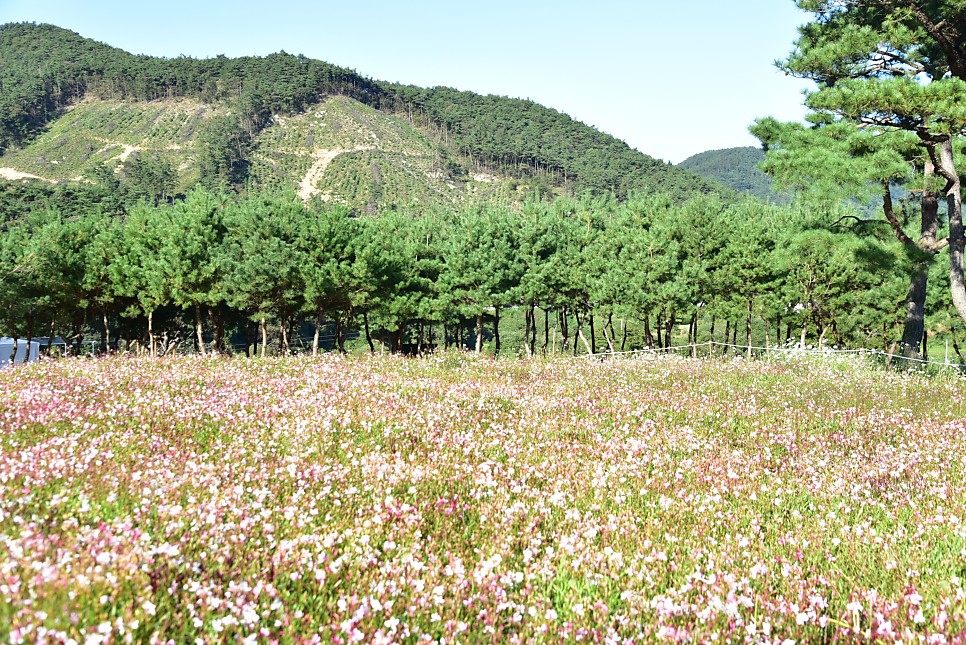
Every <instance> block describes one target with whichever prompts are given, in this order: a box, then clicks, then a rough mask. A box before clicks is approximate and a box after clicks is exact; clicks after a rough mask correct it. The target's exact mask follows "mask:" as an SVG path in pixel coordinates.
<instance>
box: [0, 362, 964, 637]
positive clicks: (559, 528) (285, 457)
mask: <svg viewBox="0 0 966 645" xmlns="http://www.w3.org/2000/svg"><path fill="white" fill-rule="evenodd" d="M0 390H2V392H3V394H2V397H0V428H2V454H0V483H2V490H0V640H2V641H4V642H7V641H9V642H11V643H20V642H30V643H32V642H38V641H41V642H42V641H46V642H72V641H76V642H78V643H106V642H111V643H116V642H132V641H137V642H146V641H152V642H153V641H158V642H163V641H169V642H173V643H191V642H195V641H200V642H212V641H216V642H220V641H240V640H245V641H247V642H274V641H280V642H323V643H328V642H332V643H351V642H377V643H378V642H382V643H389V642H400V641H402V642H433V641H436V642H444V641H445V642H447V643H450V642H514V641H528V642H529V641H561V640H567V641H586V642H605V641H606V642H653V641H661V640H669V641H688V642H693V641H715V640H717V641H721V642H736V641H737V642H742V641H744V642H756V643H757V642H774V643H782V642H784V641H786V640H793V641H796V642H799V643H802V642H815V641H820V640H826V641H866V640H874V641H880V642H893V641H896V642H898V641H903V642H914V641H925V642H929V643H943V642H963V641H964V639H966V636H964V633H966V601H964V598H966V590H964V584H966V524H964V522H966V490H964V488H966V487H964V486H963V481H964V474H966V404H964V403H963V402H962V399H963V397H962V395H961V392H962V391H963V384H962V381H960V380H959V379H949V380H942V379H932V380H928V379H925V378H922V377H916V376H903V375H897V374H892V373H888V372H883V371H876V370H874V369H873V368H866V367H864V366H863V365H862V364H861V363H858V362H854V363H853V362H846V363H840V364H831V363H827V362H823V361H818V362H815V361H810V362H801V361H796V360H789V361H781V362H744V361H740V360H734V361H732V360H721V361H689V360H683V359H674V358H667V359H637V360H622V361H605V362H596V361H583V360H565V359H561V360H553V361H533V362H530V361H513V360H501V361H491V360H486V359H478V358H475V357H470V356H463V355H457V354H449V355H443V356H440V357H437V358H429V359H424V360H413V359H402V358H392V357H369V358H341V357H337V356H326V357H322V358H318V359H311V358H291V359H272V360H248V359H219V360H209V361H205V360H202V359H200V358H190V357H187V358H172V359H161V360H155V361H151V360H146V359H136V358H125V357H116V358H109V359H99V360H82V359H75V360H62V361H53V362H45V363H41V364H35V365H31V366H26V367H23V368H17V369H7V370H4V371H0Z"/></svg>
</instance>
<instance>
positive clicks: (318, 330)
mask: <svg viewBox="0 0 966 645" xmlns="http://www.w3.org/2000/svg"><path fill="white" fill-rule="evenodd" d="M322 316H323V313H322V310H321V309H319V311H318V313H316V315H315V334H314V335H313V336H312V356H318V355H319V337H320V336H321V335H322Z"/></svg>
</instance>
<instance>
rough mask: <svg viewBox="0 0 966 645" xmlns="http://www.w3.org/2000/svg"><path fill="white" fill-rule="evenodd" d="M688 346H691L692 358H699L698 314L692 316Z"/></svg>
mask: <svg viewBox="0 0 966 645" xmlns="http://www.w3.org/2000/svg"><path fill="white" fill-rule="evenodd" d="M688 344H689V345H691V358H697V357H698V312H697V311H695V312H694V313H693V314H691V324H690V325H688Z"/></svg>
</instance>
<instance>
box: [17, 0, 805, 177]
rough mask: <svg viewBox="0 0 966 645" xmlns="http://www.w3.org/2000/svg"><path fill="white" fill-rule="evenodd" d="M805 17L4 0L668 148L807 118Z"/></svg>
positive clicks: (676, 7)
mask: <svg viewBox="0 0 966 645" xmlns="http://www.w3.org/2000/svg"><path fill="white" fill-rule="evenodd" d="M805 19H806V15H805V14H803V13H802V12H800V11H798V9H796V8H795V5H794V3H793V2H792V0H742V1H740V2H727V1H723V0H680V1H677V2H674V1H670V2H669V1H666V0H596V1H591V0H584V1H575V0H531V1H529V2H528V1H527V0H516V1H515V2H511V1H509V0H490V1H489V2H461V1H460V0H451V1H450V2H442V1H438V0H412V1H410V2H389V1H386V0H369V1H352V0H339V1H338V2H336V1H333V0H315V1H311V0H274V1H272V0H269V1H262V2H251V1H249V0H237V1H233V2H230V1H222V0H219V1H211V2H209V1H205V0H195V1H187V0H165V2H151V1H146V0H0V23H5V22H21V21H30V22H38V23H40V22H47V23H52V24H55V25H58V26H60V27H65V28H67V29H71V30H73V31H76V32H78V33H79V34H81V35H82V36H85V37H88V38H93V39H95V40H99V41H102V42H105V43H108V44H110V45H113V46H115V47H120V48H121V49H124V50H126V51H129V52H131V53H135V54H151V55H155V56H166V57H174V56H179V55H182V54H183V55H186V56H192V57H195V58H205V57H210V56H216V55H218V54H225V55H227V56H241V55H264V54H269V53H272V52H277V51H280V50H285V51H287V52H289V53H292V54H305V55H306V56H309V57H310V58H317V59H321V60H324V61H327V62H330V63H334V64H336V65H341V66H344V67H349V68H352V69H355V70H356V71H358V72H360V73H361V74H363V75H365V76H369V77H371V78H374V79H378V80H386V81H399V82H402V83H410V84H413V85H420V86H426V87H428V86H435V85H446V86H450V87H456V88H458V89H461V90H472V91H474V92H479V93H482V94H501V95H506V96H512V97H520V98H529V99H532V100H534V101H537V102H538V103H542V104H544V105H546V106H549V107H552V108H555V109H557V110H560V111H561V112H565V113H567V114H569V115H570V116H572V117H574V118H575V119H578V120H580V121H583V122H585V123H588V124H591V125H593V126H595V127H597V128H598V129H599V130H601V131H603V132H607V133H609V134H612V135H614V136H616V137H618V138H620V139H623V140H624V141H626V142H627V143H628V144H630V145H631V146H633V147H635V148H637V149H638V150H640V151H642V152H644V153H647V154H649V155H651V156H654V157H657V158H659V159H665V160H668V161H672V162H675V163H677V162H680V161H682V160H683V159H685V158H686V157H688V156H690V155H692V154H695V153H697V152H701V151H704V150H714V149H718V148H728V147H733V146H743V145H757V141H756V140H755V139H754V138H753V137H751V135H749V134H748V132H747V128H748V125H749V124H750V123H751V122H752V121H753V120H754V119H755V118H756V117H760V116H769V115H770V116H775V117H777V118H780V119H784V120H797V119H800V118H801V116H802V115H803V114H804V109H803V108H802V107H801V103H802V96H801V90H802V89H803V88H805V87H807V85H806V84H805V83H804V82H802V81H799V80H797V79H792V78H788V77H785V76H784V75H783V74H781V73H780V72H779V71H777V70H776V69H775V68H774V65H773V61H774V60H775V59H778V58H782V57H784V56H785V55H786V54H787V53H788V52H789V51H790V49H791V46H792V42H793V40H794V39H795V36H796V31H795V28H796V27H797V26H798V25H799V24H801V23H803V22H804V21H805Z"/></svg>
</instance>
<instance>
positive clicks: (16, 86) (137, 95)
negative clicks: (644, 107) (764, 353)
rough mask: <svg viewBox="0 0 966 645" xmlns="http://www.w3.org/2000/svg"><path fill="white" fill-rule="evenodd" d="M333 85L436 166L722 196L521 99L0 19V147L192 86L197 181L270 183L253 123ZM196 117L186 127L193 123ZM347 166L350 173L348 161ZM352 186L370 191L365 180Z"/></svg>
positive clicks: (548, 181)
mask: <svg viewBox="0 0 966 645" xmlns="http://www.w3.org/2000/svg"><path fill="white" fill-rule="evenodd" d="M333 95H338V96H345V97H350V98H353V99H355V100H358V101H360V102H362V103H364V104H367V105H368V106H370V107H371V108H375V109H378V110H381V111H383V112H386V113H395V114H398V115H400V116H405V118H406V119H407V120H408V121H410V122H411V123H414V124H419V126H420V127H421V128H422V129H423V130H424V131H425V132H427V133H432V134H433V136H434V137H435V138H436V140H437V144H438V151H437V152H435V153H434V154H433V155H431V157H435V159H434V161H433V162H434V164H435V165H436V166H437V168H436V172H443V173H444V174H450V175H460V174H470V175H472V174H474V173H477V172H480V171H486V172H491V173H493V172H495V173H499V174H504V175H508V176H510V177H514V178H523V179H526V180H527V181H529V182H532V183H534V184H535V185H536V186H537V187H538V190H542V189H545V190H557V191H565V192H566V191H569V192H570V193H571V194H580V193H583V192H587V191H590V192H594V193H597V194H607V193H614V194H616V195H618V196H619V197H621V198H624V197H626V196H627V195H629V194H630V193H631V192H634V191H646V192H660V193H664V194H669V195H671V196H672V197H673V198H674V199H675V200H678V201H681V200H684V199H686V198H688V197H690V196H693V195H696V194H707V193H716V194H719V195H722V196H725V197H729V198H730V197H733V193H731V192H730V191H728V190H727V189H725V188H723V187H721V186H720V185H717V184H714V183H712V182H709V181H707V180H704V179H702V178H700V177H698V176H696V175H693V174H691V173H687V172H683V171H681V170H679V169H677V168H675V167H673V166H671V165H669V164H665V163H663V162H660V161H657V160H655V159H653V158H651V157H648V156H647V155H644V154H642V153H640V152H638V151H636V150H633V149H631V148H630V147H629V146H627V145H626V144H625V143H623V142H621V141H619V140H617V139H615V138H614V137H612V136H609V135H606V134H603V133H601V132H598V131H597V130H595V129H594V128H591V127H589V126H586V125H584V124H582V123H579V122H577V121H574V120H573V119H571V118H570V117H567V116H566V115H564V114H561V113H559V112H557V111H555V110H551V109H548V108H545V107H543V106H540V105H537V104H535V103H532V102H530V101H522V100H517V99H511V98H506V97H496V96H480V95H477V94H474V93H472V92H458V91H456V90H451V89H449V88H433V89H420V88H415V87H408V86H400V85H390V84H386V83H380V82H377V81H373V80H371V79H367V78H364V77H362V76H360V75H359V74H357V73H355V72H353V71H350V70H347V69H343V68H340V67H336V66H333V65H329V64H327V63H323V62H320V61H316V60H312V59H309V58H306V57H304V56H294V55H291V54H286V53H284V52H280V53H277V54H272V55H270V56H266V57H242V58H236V59H229V58H226V57H224V56H219V57H216V58H211V59H205V60H196V59H193V58H187V57H179V58H176V59H163V58H156V57H150V56H135V55H132V54H128V53H126V52H124V51H121V50H119V49H115V48H112V47H109V46H107V45H104V44H101V43H97V42H94V41H92V40H89V39H85V38H82V37H80V36H78V35H77V34H75V33H73V32H70V31H67V30H65V29H61V28H58V27H53V26H50V25H34V24H7V25H3V26H2V27H0V152H3V150H4V149H8V152H9V150H11V149H12V150H16V149H18V148H21V147H23V146H24V145H25V144H27V143H28V142H30V141H32V140H33V139H35V138H36V137H37V136H38V135H39V134H40V133H42V132H44V131H45V129H47V128H49V126H50V125H51V124H53V123H55V122H56V121H57V120H58V119H60V118H62V117H63V115H64V110H65V109H66V108H67V107H68V106H69V105H72V104H74V103H75V102H76V101H77V100H78V99H80V98H82V97H87V98H99V99H104V100H111V101H119V100H124V101H139V102H145V101H155V100H159V99H167V100H173V99H190V100H193V101H199V102H201V103H202V104H204V105H207V106H220V108H221V112H220V113H219V114H206V118H205V119H204V120H203V122H202V123H198V124H194V122H193V121H191V120H185V121H183V122H182V123H181V127H182V128H188V130H189V132H185V131H184V130H182V134H181V135H180V136H181V137H182V140H183V137H185V136H191V137H196V139H197V146H198V148H199V151H198V157H199V159H198V164H199V166H200V168H199V174H200V181H201V182H202V183H203V184H204V185H207V186H208V187H211V188H217V187H226V186H228V185H232V184H234V185H236V186H240V185H243V184H245V183H246V182H247V181H248V180H249V179H252V177H251V176H250V171H251V169H252V168H255V169H261V172H262V175H260V176H256V177H254V179H256V180H257V181H263V182H268V183H271V182H272V181H273V180H272V169H277V168H278V166H279V164H282V165H284V164H285V163H286V162H287V161H289V160H288V159H287V158H285V157H284V156H283V158H281V159H266V158H265V155H261V156H259V154H258V152H259V151H258V148H259V144H258V142H257V141H256V139H257V137H258V135H259V133H260V132H262V131H263V130H264V129H265V128H267V127H269V126H270V125H272V123H273V122H274V120H273V116H275V115H298V114H302V113H304V112H305V111H306V110H307V109H308V108H310V107H312V106H315V105H317V104H318V103H320V102H321V101H322V100H323V99H324V98H325V97H328V96H333ZM194 125H197V126H198V129H199V131H198V132H194V131H193V128H194ZM73 138H74V137H73V135H67V136H66V137H57V138H55V139H53V140H52V141H50V142H49V144H48V146H47V149H45V151H44V152H43V153H42V154H40V155H36V154H33V155H31V156H30V158H29V159H19V160H17V164H16V166H17V167H18V169H20V170H26V171H27V172H31V173H34V174H39V175H40V176H42V177H45V178H46V177H48V173H47V172H46V171H48V170H52V168H50V167H49V165H48V166H46V167H44V166H42V167H40V168H37V167H36V166H35V164H36V158H37V157H38V156H40V157H42V158H43V159H42V160H41V163H42V164H50V163H52V162H51V160H50V159H51V158H52V155H53V154H55V153H56V152H57V150H53V149H51V147H52V146H53V147H54V148H60V147H61V146H63V145H65V143H67V144H68V145H71V144H70V141H71V140H73ZM193 140H194V139H193ZM169 143H176V142H169ZM303 143H304V142H303ZM73 145H74V147H77V146H81V147H83V146H87V147H88V148H89V150H87V152H88V154H89V153H90V152H92V151H93V150H94V149H96V147H97V146H96V142H95V141H83V142H77V143H76V144H73ZM75 152H79V153H80V154H83V152H84V150H82V149H79V150H78V151H75ZM268 154H269V156H271V154H270V153H268ZM68 156H71V155H68ZM76 157H77V154H74V155H73V158H76ZM276 162H278V163H276ZM25 164H26V165H25ZM32 164H33V165H32ZM460 164H462V167H460ZM175 165H178V164H175ZM369 168H370V169H371V166H369ZM66 172H67V169H66V168H58V169H57V172H56V173H55V175H56V176H54V177H52V178H56V179H73V178H74V176H73V175H69V174H65V173H66ZM266 173H267V175H266ZM364 174H365V173H363V175H364ZM352 175H353V176H355V177H359V176H360V173H359V170H358V169H355V170H353V171H352ZM196 179H198V178H196ZM363 181H364V182H365V183H366V184H367V186H370V185H376V184H378V183H379V181H380V176H379V175H378V174H376V175H372V174H370V176H364V177H363ZM397 181H398V179H397ZM541 186H542V187H543V188H542V189H541V188H540V187H541ZM375 190H378V188H376V189H375ZM364 192H369V193H371V192H372V190H371V189H370V188H368V187H367V188H365V190H364ZM348 193H349V194H350V195H355V194H356V193H355V192H354V191H353V189H352V188H351V187H349V188H348ZM377 201H378V200H377Z"/></svg>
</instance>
